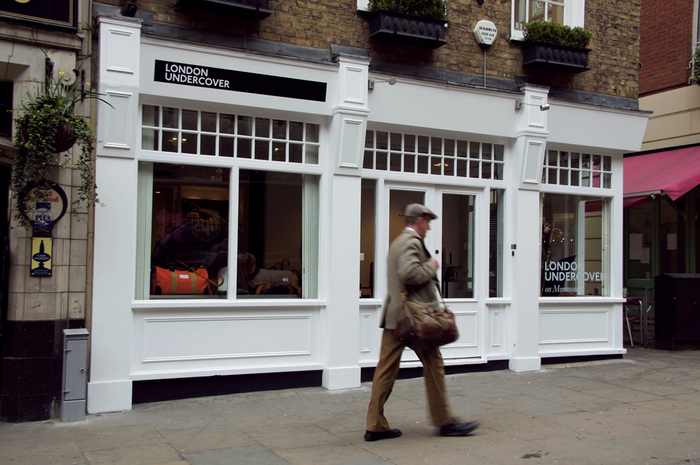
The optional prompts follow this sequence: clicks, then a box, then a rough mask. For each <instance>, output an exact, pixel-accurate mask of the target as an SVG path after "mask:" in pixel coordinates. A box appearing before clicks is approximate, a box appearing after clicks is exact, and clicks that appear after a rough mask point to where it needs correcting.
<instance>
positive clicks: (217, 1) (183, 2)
mask: <svg viewBox="0 0 700 465" xmlns="http://www.w3.org/2000/svg"><path fill="white" fill-rule="evenodd" d="M177 6H178V7H180V8H182V9H184V10H205V11H211V12H225V13H230V14H234V15H237V16H243V17H247V18H253V19H263V18H266V17H268V16H270V15H271V14H272V10H270V0H180V1H179V2H178V3H177Z"/></svg>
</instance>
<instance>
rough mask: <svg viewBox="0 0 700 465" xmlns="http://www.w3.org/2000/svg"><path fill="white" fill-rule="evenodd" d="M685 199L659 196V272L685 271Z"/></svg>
mask: <svg viewBox="0 0 700 465" xmlns="http://www.w3.org/2000/svg"><path fill="white" fill-rule="evenodd" d="M685 202H686V201H685V199H684V198H680V199H678V200H676V201H675V202H674V201H673V200H671V199H669V198H668V197H667V196H665V195H664V196H662V198H661V211H660V218H659V220H660V221H659V272H660V273H661V274H664V273H685V272H686V269H685V231H686V227H685V217H684V214H685Z"/></svg>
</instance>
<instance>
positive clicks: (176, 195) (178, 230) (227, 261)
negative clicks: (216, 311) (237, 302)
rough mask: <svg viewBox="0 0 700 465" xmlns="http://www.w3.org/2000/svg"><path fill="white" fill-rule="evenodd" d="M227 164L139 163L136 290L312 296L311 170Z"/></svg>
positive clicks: (314, 203) (314, 183) (156, 295)
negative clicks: (272, 169)
mask: <svg viewBox="0 0 700 465" xmlns="http://www.w3.org/2000/svg"><path fill="white" fill-rule="evenodd" d="M234 173H237V178H235V179H232V178H231V170H230V169H229V168H216V167H203V166H193V165H182V164H177V165H175V164H167V163H145V162H143V163H141V164H140V165H139V198H140V201H139V211H138V217H139V233H138V237H139V247H138V250H139V254H138V258H137V261H138V264H139V265H138V268H137V298H139V299H143V298H148V297H150V298H151V299H185V298H234V297H233V296H234V295H235V296H236V297H235V298H299V297H304V298H316V297H317V284H316V280H317V274H318V273H317V270H318V203H319V202H318V177H317V176H309V175H302V174H294V173H282V172H268V171H254V170H239V171H234ZM232 186H233V187H232ZM234 192H235V195H236V196H237V200H236V203H235V204H232V203H231V201H232V200H231V199H232V196H233V194H234ZM232 205H235V208H232ZM229 212H232V213H233V214H234V215H236V216H234V217H233V218H235V222H234V223H233V225H234V227H231V220H232V219H233V218H232V217H230V216H229V215H230V214H229ZM229 243H232V244H234V243H235V244H237V246H231V245H230V244H229ZM229 252H231V253H232V254H234V255H233V257H231V256H230V255H229Z"/></svg>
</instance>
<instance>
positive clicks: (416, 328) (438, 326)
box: [396, 281, 459, 354]
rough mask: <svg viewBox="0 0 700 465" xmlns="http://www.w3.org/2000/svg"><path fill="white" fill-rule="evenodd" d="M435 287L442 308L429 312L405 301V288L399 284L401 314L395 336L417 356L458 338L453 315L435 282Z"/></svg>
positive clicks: (420, 306) (427, 309)
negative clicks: (401, 305) (401, 302)
mask: <svg viewBox="0 0 700 465" xmlns="http://www.w3.org/2000/svg"><path fill="white" fill-rule="evenodd" d="M435 285H436V286H437V288H438V293H439V294H440V298H441V299H442V304H443V307H442V308H441V309H440V310H430V309H429V308H426V307H424V306H423V305H420V304H417V303H415V302H410V301H407V300H406V286H405V285H404V283H401V291H402V292H401V298H402V299H403V301H404V302H403V308H402V310H401V311H402V313H403V314H402V316H401V319H400V320H399V322H398V324H397V325H396V336H397V337H398V338H399V339H400V340H401V341H403V342H404V343H405V344H406V345H407V346H408V347H409V348H411V349H413V351H415V352H416V353H417V354H420V353H421V352H423V351H425V350H429V349H433V348H435V347H439V346H442V345H445V344H449V343H450V342H454V341H456V340H457V338H459V330H458V329H457V324H456V322H455V314H454V313H453V312H452V310H450V309H449V308H447V305H445V300H444V298H442V292H440V287H439V286H438V283H437V281H435Z"/></svg>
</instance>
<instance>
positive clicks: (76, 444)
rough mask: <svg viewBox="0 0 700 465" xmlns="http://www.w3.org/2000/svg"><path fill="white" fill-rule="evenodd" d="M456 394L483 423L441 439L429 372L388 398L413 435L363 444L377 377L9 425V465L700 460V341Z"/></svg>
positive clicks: (393, 415) (462, 384) (453, 378)
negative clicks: (691, 346)
mask: <svg viewBox="0 0 700 465" xmlns="http://www.w3.org/2000/svg"><path fill="white" fill-rule="evenodd" d="M447 386H448V392H449V394H450V404H451V407H452V409H453V411H454V412H455V414H458V415H461V416H462V418H463V419H468V420H478V421H479V422H481V425H482V426H481V428H480V429H478V430H477V431H476V432H475V433H474V434H472V435H471V436H469V437H456V438H452V437H451V438H443V437H440V436H436V435H435V429H434V428H433V427H431V426H430V425H429V423H428V421H427V411H426V405H425V392H424V389H423V381H422V379H420V378H418V379H410V380H399V381H397V383H396V386H395V388H394V392H393V393H392V396H391V398H390V399H389V402H388V403H387V405H386V415H387V418H388V419H389V421H390V422H391V425H392V427H394V428H400V429H401V430H402V431H403V436H401V437H400V438H396V439H390V440H383V441H377V442H365V441H364V440H363V437H362V436H363V434H364V429H365V413H366V409H367V403H368V402H369V397H370V389H371V383H363V384H362V386H361V387H360V388H357V389H349V390H342V391H328V390H326V389H323V388H303V389H288V390H283V391H267V392H253V393H246V394H233V395H226V396H217V397H202V398H197V399H186V400H178V401H169V402H157V403H151V404H140V405H135V406H134V409H133V410H131V411H127V412H118V413H108V414H99V415H88V416H87V418H86V420H85V421H80V422H73V423H62V422H60V420H59V421H43V422H29V423H19V424H13V423H0V464H13V465H14V464H36V465H48V464H51V465H64V464H66V465H67V464H79V465H88V464H89V465H102V464H125V465H188V464H189V465H229V464H236V465H239V464H240V465H248V464H255V465H286V464H303V465H339V464H351V465H379V464H382V465H386V464H395V465H419V464H431V465H452V464H455V465H457V464H459V465H470V464H497V465H510V464H520V465H534V464H565V465H589V464H634V465H639V464H653V465H676V464H688V463H690V464H696V465H700V351H678V352H669V351H661V350H653V349H643V348H634V349H629V351H628V353H627V355H625V357H624V359H622V360H601V361H595V362H579V363H571V364H559V365H544V366H543V369H542V370H541V371H538V372H533V373H513V372H511V371H508V370H504V371H493V372H481V373H466V374H458V375H448V376H447Z"/></svg>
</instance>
